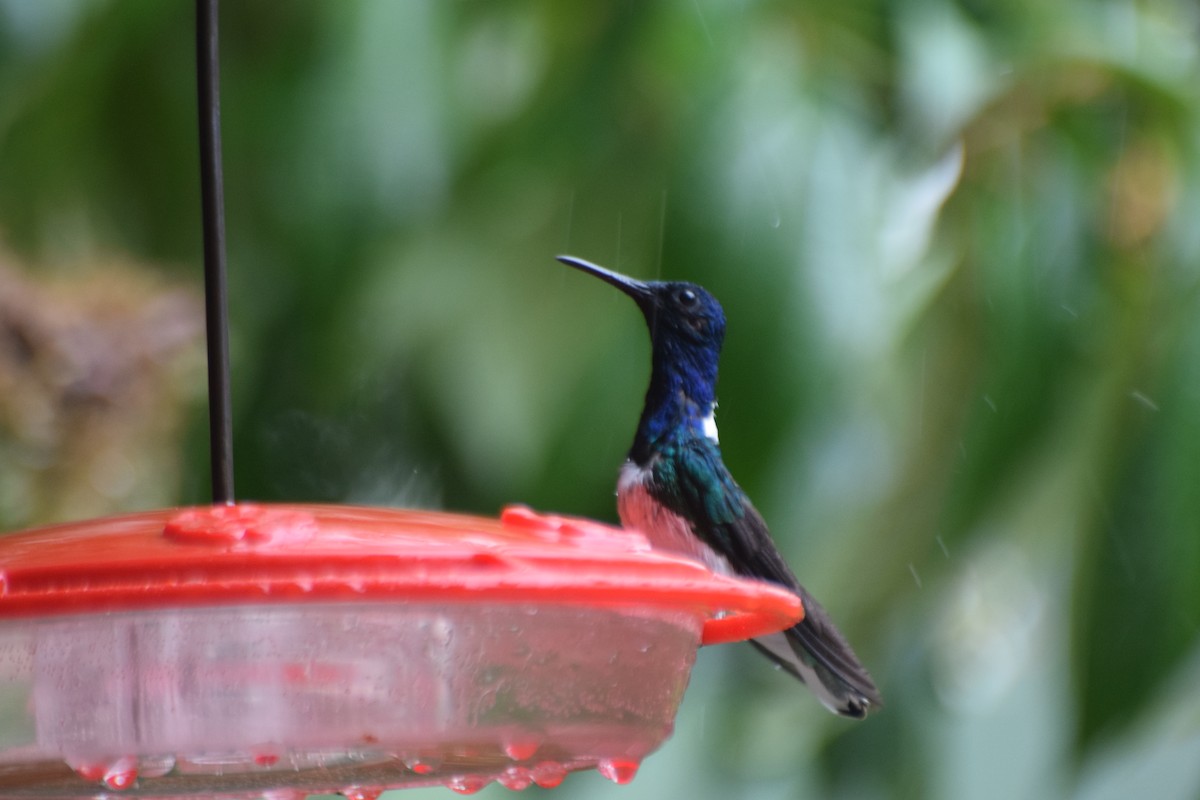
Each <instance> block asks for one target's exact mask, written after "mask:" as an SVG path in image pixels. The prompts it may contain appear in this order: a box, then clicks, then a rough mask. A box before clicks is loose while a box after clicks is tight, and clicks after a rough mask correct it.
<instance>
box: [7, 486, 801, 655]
mask: <svg viewBox="0 0 1200 800" xmlns="http://www.w3.org/2000/svg"><path fill="white" fill-rule="evenodd" d="M415 599H424V600H435V599H436V600H440V601H460V602H485V601H491V602H495V601H501V600H503V601H537V602H545V603H567V604H579V605H593V606H609V607H611V606H619V605H630V604H648V605H660V606H671V607H687V608H695V609H697V610H702V611H704V612H706V614H707V616H708V619H707V621H706V622H705V624H704V634H703V643H704V644H716V643H722V642H729V641H739V640H743V639H750V638H753V637H755V636H759V635H762V634H765V633H770V632H774V631H778V630H781V629H783V628H786V627H789V626H790V625H792V624H795V622H796V621H798V620H799V619H800V618H802V616H803V610H802V608H801V606H800V601H799V599H798V598H797V597H796V596H795V595H793V594H792V593H791V592H788V591H786V590H784V589H781V588H778V587H774V586H771V585H768V584H764V583H759V582H754V581H746V580H740V579H734V578H728V577H725V576H721V575H716V574H714V573H712V572H711V571H709V570H708V569H707V568H706V567H704V566H702V565H700V564H698V563H696V562H695V561H692V560H690V559H686V558H682V557H678V556H674V555H670V554H664V553H660V552H654V551H651V549H650V545H649V543H648V542H647V540H646V539H645V537H644V536H643V535H642V534H641V533H639V532H636V531H630V530H624V529H618V528H613V527H611V526H607V525H601V524H599V523H596V522H592V521H589V520H584V519H578V518H571V517H560V516H548V515H540V514H537V513H535V512H533V511H531V510H530V509H528V508H525V507H521V506H511V507H508V508H506V509H505V510H504V511H503V513H502V514H501V516H500V519H499V521H496V520H492V519H486V518H481V517H473V516H466V515H459V514H448V513H441V512H428V511H409V510H396V509H381V508H366V507H354V506H334V505H267V504H250V503H243V504H238V505H229V506H202V507H194V508H183V509H164V510H156V511H147V512H144V513H139V514H131V515H127V516H120V517H111V518H106V519H98V520H88V521H85V522H79V523H67V524H62V525H54V526H50V527H45V528H38V529H33V530H28V531H24V532H21V533H17V534H12V535H8V536H3V537H0V619H5V618H14V617H28V616H45V615H62V614H76V613H95V612H100V611H116V610H135V609H155V608H167V607H178V606H197V605H226V604H235V603H236V604H244V603H277V602H318V601H322V602H324V601H339V600H347V601H356V602H363V601H368V600H384V601H395V600H415Z"/></svg>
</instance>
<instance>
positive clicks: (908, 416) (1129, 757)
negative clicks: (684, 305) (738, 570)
mask: <svg viewBox="0 0 1200 800" xmlns="http://www.w3.org/2000/svg"><path fill="white" fill-rule="evenodd" d="M224 5H225V7H224V9H223V19H222V30H223V39H222V46H223V57H224V62H223V73H222V81H223V84H222V88H223V95H224V129H223V130H224V137H225V150H224V155H225V174H226V190H227V210H228V229H229V236H230V262H231V267H232V274H231V286H232V313H233V337H234V354H235V361H236V367H235V369H236V376H235V379H236V388H235V397H234V400H235V406H236V415H237V419H236V426H237V441H236V456H237V481H238V490H239V495H240V496H242V497H246V498H258V499H264V500H311V501H317V500H329V501H343V502H365V503H380V504H396V505H421V506H439V505H440V506H444V507H447V508H453V509H459V510H467V511H475V512H482V513H493V512H495V511H496V510H497V509H498V508H499V507H500V506H501V505H502V504H504V503H507V502H525V503H529V504H532V505H534V506H536V507H539V508H543V509H551V510H556V511H563V512H570V513H577V514H584V515H589V516H594V517H599V518H602V519H614V518H615V514H614V510H613V502H612V494H613V484H614V479H615V471H616V467H617V465H618V464H619V463H620V461H621V459H622V458H623V455H624V450H625V448H626V447H627V446H628V443H629V441H630V439H631V436H632V431H633V426H634V423H635V421H636V418H637V413H638V409H639V404H640V400H641V392H642V390H643V388H644V383H645V381H646V377H647V372H648V348H647V342H646V334H645V331H644V329H643V326H642V322H641V320H640V318H639V315H638V313H637V311H636V309H635V308H634V307H633V305H632V304H631V303H629V302H628V301H627V300H626V299H625V298H622V297H621V296H620V295H619V294H618V293H615V292H612V291H611V290H609V289H607V288H606V287H604V286H603V285H602V284H599V283H598V282H595V281H589V280H587V279H586V278H584V277H582V276H580V275H578V274H576V273H573V272H570V271H568V270H566V269H564V268H562V267H561V266H559V265H557V264H556V262H554V261H553V258H552V256H553V255H554V254H556V253H558V252H563V251H566V252H571V253H574V254H577V255H579V256H582V257H585V258H589V259H591V260H594V261H597V262H600V263H602V264H605V265H607V266H611V267H614V268H617V269H620V270H623V271H627V272H629V273H632V274H634V275H637V276H642V277H653V276H659V275H661V276H665V277H670V278H687V279H691V280H695V281H697V282H700V283H703V284H704V285H706V286H708V287H709V288H710V289H712V290H713V291H714V293H715V294H716V295H717V296H718V297H720V298H721V300H722V302H723V303H724V304H725V308H726V312H727V315H728V318H729V334H728V341H727V345H726V353H725V358H724V361H723V365H722V382H721V387H720V394H721V400H722V404H721V409H720V414H719V418H720V422H721V431H722V442H723V446H724V450H725V456H726V460H727V462H728V463H729V465H730V467H731V469H732V470H733V471H734V474H735V475H737V476H738V478H739V480H740V482H741V483H742V484H743V486H744V487H745V488H746V489H747V491H748V492H749V493H750V495H751V496H752V497H754V498H755V500H756V503H757V504H758V505H759V507H760V509H761V510H762V511H763V512H764V515H765V516H766V518H767V520H768V521H769V522H770V524H771V526H772V529H773V530H774V532H775V534H776V537H777V538H778V539H779V541H780V543H781V545H782V547H783V548H784V549H785V550H786V551H787V552H788V553H789V555H790V557H791V560H792V562H793V564H794V566H795V567H796V571H797V572H798V574H799V575H800V576H801V578H802V579H803V580H804V581H805V582H806V583H807V584H808V585H809V587H810V588H811V589H812V590H813V591H814V593H815V594H817V595H818V596H819V597H821V598H822V599H823V601H824V603H825V605H826V606H827V607H828V608H829V609H830V610H831V611H832V612H833V613H834V616H835V617H836V618H837V619H839V620H840V621H842V622H843V623H844V627H845V628H846V630H847V633H848V635H849V636H850V638H851V639H852V641H854V642H855V643H856V646H857V648H858V650H859V652H860V654H861V655H862V656H863V657H864V659H865V660H866V661H867V663H868V664H869V665H871V667H872V669H873V671H874V673H875V674H876V676H877V677H878V678H879V680H880V683H881V685H882V687H883V690H884V693H885V697H886V699H887V700H888V703H889V705H888V707H887V708H886V709H885V710H884V711H883V712H882V713H880V714H879V715H877V716H875V717H873V718H872V719H870V720H869V721H867V722H865V723H860V724H851V723H847V722H844V721H842V720H838V719H834V718H832V717H830V716H829V715H827V714H826V713H825V712H824V711H823V710H821V709H820V708H819V707H818V706H817V704H816V703H815V702H813V701H812V700H811V699H810V698H808V697H805V696H804V693H803V691H802V690H800V689H798V688H797V687H796V686H795V685H794V684H793V683H791V682H790V681H789V680H788V679H787V678H786V677H784V676H782V675H778V674H776V673H774V672H772V671H771V670H770V669H769V668H767V666H766V664H765V663H763V662H761V661H760V660H758V659H756V658H755V657H754V656H753V654H752V653H750V652H749V651H748V648H739V649H733V648H725V649H721V650H718V651H716V652H711V653H706V656H705V658H702V659H701V664H700V667H699V669H698V672H697V675H696V678H695V680H694V682H693V687H692V689H691V691H690V692H689V695H688V698H687V700H686V701H685V708H684V711H683V713H682V715H681V717H680V721H679V730H678V732H677V733H676V736H675V738H674V740H673V741H672V742H670V743H669V744H668V745H667V746H666V748H664V750H663V751H662V752H661V753H659V754H658V755H656V756H655V757H654V758H652V759H651V760H650V761H649V762H648V763H647V765H646V766H645V768H644V769H643V772H642V774H641V775H640V776H639V778H638V780H637V781H635V783H634V784H633V785H632V786H631V787H628V788H620V789H618V788H616V787H612V786H609V785H607V784H604V783H602V782H601V781H599V780H598V779H595V778H594V776H592V777H588V776H577V777H575V778H572V779H571V783H570V784H569V789H568V791H572V792H573V793H574V794H573V795H572V796H576V797H578V796H586V797H600V796H616V795H617V794H618V793H619V794H620V795H621V796H624V797H630V796H645V797H680V796H689V797H693V798H726V797H747V798H775V797H829V798H840V797H845V798H874V797H879V798H883V797H889V798H891V797H894V798H955V799H956V800H957V799H960V798H991V797H1005V798H1008V797H1022V798H1038V797H1047V798H1049V797H1079V798H1088V800H1093V799H1094V800H1099V799H1100V798H1109V797H1113V798H1116V797H1127V796H1130V795H1131V794H1133V793H1139V794H1140V795H1141V796H1148V797H1155V798H1191V797H1196V796H1198V795H1200V688H1198V687H1200V645H1198V644H1197V642H1198V637H1197V632H1198V630H1200V492H1197V491H1196V489H1195V484H1196V482H1197V477H1198V476H1200V421H1198V420H1200V416H1198V415H1197V414H1196V411H1195V409H1196V408H1197V406H1198V403H1200V298H1198V295H1197V278H1198V276H1200V226H1198V225H1197V224H1196V220H1197V219H1200V124H1198V123H1200V117H1198V115H1200V33H1198V32H1200V9H1198V7H1197V6H1196V5H1195V4H1194V3H1193V2H1191V0H1064V1H1063V2H1054V3H1046V2H1042V1H1041V0H1010V2H1003V3H1002V2H992V1H989V0H960V1H959V2H953V1H952V0H911V1H910V2H882V0H851V1H849V2H846V1H845V0H836V1H835V0H809V2H804V3H795V2H782V1H781V0H779V1H772V0H758V1H757V2H756V1H754V0H738V1H737V2H733V1H730V0H725V1H724V2H722V1H719V0H675V2H665V3H635V2H617V3H604V4H600V3H597V4H588V5H586V6H582V5H579V4H566V3H555V2H551V0H540V1H536V0H526V2H515V0H513V1H508V2H499V1H498V0H493V2H486V3H485V2H479V1H468V0H459V1H458V2H441V3H435V2H429V1H428V0H427V1H425V2H418V0H406V1H405V2H400V1H399V0H340V1H339V2H318V0H291V1H290V2H286V3H278V2H267V0H239V1H238V2H229V3H226V4H224ZM191 19H192V18H191V8H190V4H189V3H185V2H166V1H165V0H121V2H114V1H112V0H109V1H108V2H104V1H103V0H91V1H90V2H88V1H85V0H37V1H36V2H35V0H5V2H0V228H2V233H3V237H4V244H5V246H6V247H7V248H8V249H9V250H10V251H11V252H13V253H15V254H16V257H17V258H18V259H19V260H21V261H22V262H23V263H25V264H26V265H34V266H31V267H27V268H28V269H29V270H30V271H31V272H32V273H33V274H34V275H35V276H36V275H39V274H42V273H53V274H55V275H57V276H58V277H62V276H63V274H64V273H66V274H67V275H69V274H70V270H80V271H81V272H87V271H88V270H89V269H90V267H88V266H87V265H89V264H92V263H103V262H105V261H107V260H108V259H111V258H112V257H114V256H120V257H130V258H132V259H135V260H136V261H138V262H143V263H154V264H157V265H159V266H158V267H156V269H157V270H159V271H161V273H162V276H163V277H162V279H163V280H165V281H169V282H172V283H176V284H177V283H185V284H190V285H193V286H196V285H198V283H199V269H200V260H201V257H200V234H199V229H200V228H199V216H198V214H199V203H198V181H197V176H196V173H197V169H198V166H197V157H196V154H195V151H196V135H195V111H194V94H193V92H194V89H193V78H192V61H191V59H192V52H193V51H192V29H191V24H192V21H191ZM64 265H77V266H64ZM193 412H194V413H193V423H192V425H191V428H190V434H189V435H188V436H187V437H186V438H185V440H184V441H182V442H181V443H180V445H179V447H180V454H181V458H182V463H183V470H182V474H183V480H182V484H181V485H179V486H170V487H167V488H168V489H169V490H170V491H171V492H175V493H177V495H178V499H179V500H180V501H181V502H199V501H202V500H203V499H204V498H205V496H206V492H207V459H206V454H205V436H206V430H205V422H204V417H203V415H202V407H201V406H200V405H199V404H198V403H197V404H196V407H195V408H194V409H193ZM129 458H131V459H135V460H136V458H138V455H137V454H136V453H130V454H129ZM0 466H4V468H6V469H9V468H12V467H11V464H8V463H6V462H4V458H3V456H2V455H0ZM163 474H164V476H165V477H164V479H169V478H170V476H171V475H172V474H173V473H172V472H171V471H170V470H166V471H164V473H163ZM5 518H12V516H11V513H10V512H6V511H5V509H2V508H0V519H5ZM489 791H490V790H489ZM497 793H499V791H498V790H497ZM418 794H420V793H418ZM437 796H445V794H444V791H439V792H438V793H437Z"/></svg>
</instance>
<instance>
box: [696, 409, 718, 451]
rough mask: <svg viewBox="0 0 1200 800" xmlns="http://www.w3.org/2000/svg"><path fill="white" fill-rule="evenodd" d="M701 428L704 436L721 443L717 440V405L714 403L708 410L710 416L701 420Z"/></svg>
mask: <svg viewBox="0 0 1200 800" xmlns="http://www.w3.org/2000/svg"><path fill="white" fill-rule="evenodd" d="M700 427H701V429H702V430H703V431H704V435H705V436H707V437H708V438H710V439H712V440H713V441H714V442H717V443H718V444H719V443H720V441H721V440H720V439H719V438H717V404H716V403H713V404H712V405H711V406H709V408H708V416H706V417H705V418H704V419H702V420H700Z"/></svg>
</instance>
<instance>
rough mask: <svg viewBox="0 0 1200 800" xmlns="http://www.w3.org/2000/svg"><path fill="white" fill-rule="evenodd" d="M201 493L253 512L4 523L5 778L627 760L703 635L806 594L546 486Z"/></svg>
mask: <svg viewBox="0 0 1200 800" xmlns="http://www.w3.org/2000/svg"><path fill="white" fill-rule="evenodd" d="M297 508H299V509H300V510H299V511H297V510H296V509H297ZM268 512H269V513H270V514H275V522H277V523H281V524H282V525H283V527H272V526H265V527H264V526H263V525H262V520H263V519H264V517H263V515H264V514H266V513H268ZM183 513H185V514H193V515H200V516H201V517H202V516H203V515H204V514H216V515H221V514H226V515H230V514H240V515H241V516H240V517H238V519H239V520H240V521H239V522H238V523H237V524H233V525H231V526H230V525H227V526H226V527H227V528H232V529H234V535H232V536H225V537H224V538H222V537H221V536H216V537H210V536H203V535H201V536H191V535H190V534H189V535H184V536H182V537H181V536H179V535H178V534H179V528H178V526H177V527H176V529H175V533H174V534H171V533H168V534H167V535H166V536H164V535H163V531H164V524H165V525H166V529H167V530H170V524H171V520H172V519H174V520H175V521H176V522H178V520H179V515H178V514H177V513H175V512H154V513H151V514H147V515H137V516H136V517H126V518H120V519H119V520H108V521H100V522H97V523H90V526H91V527H90V528H89V531H90V533H89V535H90V536H92V537H93V538H92V539H90V540H89V541H90V544H91V545H92V546H91V547H90V548H89V547H87V546H86V545H85V546H80V545H81V544H82V540H80V539H79V536H80V534H79V532H78V531H79V528H78V526H76V527H74V528H70V529H68V528H65V527H64V528H50V529H42V530H41V531H33V532H27V533H25V534H20V535H17V536H13V537H8V538H6V539H0V558H3V561H0V564H3V566H2V567H0V797H2V798H81V797H97V798H99V797H107V798H111V797H113V796H114V795H117V794H120V795H124V796H129V797H159V798H166V797H214V796H215V797H271V798H284V797H287V798H293V797H294V798H301V797H304V796H306V795H307V794H308V793H316V792H330V791H340V792H342V793H343V794H345V795H346V796H347V797H352V798H371V797H375V796H377V795H378V794H379V793H381V792H382V791H383V790H384V789H389V788H397V787H403V786H413V785H430V784H443V785H445V786H447V787H449V788H451V789H454V790H455V791H458V792H462V793H470V792H473V791H477V790H478V789H480V788H482V787H483V786H485V785H487V784H488V783H490V782H493V781H497V782H499V783H501V784H503V785H504V786H507V787H508V788H510V789H523V788H526V787H528V786H530V785H537V786H542V787H551V786H555V785H557V784H559V783H560V782H562V780H563V778H564V777H565V775H566V774H567V772H569V771H571V770H576V769H584V768H598V769H599V770H600V771H601V772H602V773H603V774H605V775H606V776H607V777H609V778H611V779H613V780H615V781H617V782H621V783H624V782H627V781H628V780H631V779H632V778H633V776H634V774H635V772H636V771H637V768H638V765H639V764H640V762H641V760H642V759H643V758H644V757H645V756H646V755H648V754H649V753H650V752H652V751H653V750H654V749H655V748H657V747H658V746H659V745H660V744H661V743H662V742H663V741H664V740H665V739H666V737H667V736H669V735H670V732H671V729H672V724H673V720H674V716H675V712H676V710H677V708H678V705H679V703H680V701H681V699H682V697H683V693H684V689H685V688H686V686H687V682H688V677H689V673H690V670H691V667H692V664H693V662H694V660H695V655H696V649H697V647H698V646H699V645H700V644H701V642H702V640H704V639H706V638H707V639H713V638H723V637H727V636H729V635H734V634H737V635H740V634H741V633H742V632H747V631H748V632H749V633H751V634H753V633H756V632H761V630H763V629H764V627H766V628H769V629H778V628H782V627H784V626H785V625H787V624H789V622H790V621H791V620H794V619H795V618H796V617H797V616H798V613H799V607H798V605H797V603H796V601H795V598H794V597H792V596H791V595H789V594H787V593H785V592H781V591H779V590H774V589H770V588H769V587H764V586H761V585H759V584H748V582H742V581H731V580H730V579H726V578H719V577H717V576H713V575H711V574H710V573H707V572H706V571H704V570H703V569H702V568H699V567H698V566H697V565H694V564H692V563H691V562H687V561H683V560H680V559H675V558H671V557H667V556H661V555H659V554H654V553H650V552H648V551H647V550H646V549H645V547H644V546H643V544H644V543H639V540H640V538H641V537H640V536H638V535H637V534H631V533H629V532H624V531H617V530H614V529H611V528H606V527H604V526H599V525H595V524H594V523H586V522H583V521H577V520H570V521H563V520H559V519H556V518H544V517H538V516H536V515H533V514H532V513H531V512H528V511H525V510H513V511H510V512H508V513H507V514H506V522H504V523H501V524H497V523H496V522H495V521H490V520H477V519H474V518H469V517H454V516H452V515H429V514H420V515H417V514H412V513H406V512H396V511H381V510H366V509H350V510H346V509H335V508H332V507H289V509H288V511H287V512H286V514H284V513H282V512H279V509H278V507H253V508H252V509H247V508H246V507H241V508H237V509H233V510H229V509H224V508H217V509H203V510H193V511H188V512H183ZM173 514H174V516H172V515H173ZM156 515H157V516H156ZM247 520H256V521H257V522H255V523H254V524H258V525H259V526H260V527H259V528H257V529H255V530H257V533H253V534H252V535H248V534H247V531H248V530H250V529H251V528H252V527H253V526H250V527H247V525H245V524H243V523H246V522H247ZM225 521H226V522H228V519H226V520H225ZM296 525H300V526H301V528H303V531H301V532H300V533H297V530H296V529H295V526H296ZM97 526H100V527H101V528H103V531H100V530H99V528H97ZM151 528H153V529H154V530H155V534H154V536H155V537H156V538H155V540H154V541H155V544H153V545H152V546H148V545H149V544H150V541H151V540H149V539H147V538H146V531H147V530H149V529H151ZM268 528H269V530H268ZM385 529H386V530H385ZM196 530H199V528H195V527H193V528H192V529H190V533H195V532H196ZM239 530H240V533H239V532H238V531H239ZM66 534H69V535H66ZM97 536H99V537H100V538H99V539H97V538H94V537H97ZM597 536H600V537H601V538H602V540H603V541H601V542H600V543H599V544H597V541H596V538H595V537H597ZM121 537H125V539H126V540H124V541H122V540H121ZM72 540H73V542H74V548H73V550H74V557H75V559H76V561H75V562H74V563H73V564H68V563H64V562H62V561H61V558H60V560H55V558H54V553H52V552H51V551H53V550H54V549H55V548H56V547H58V548H67V549H72V548H70V547H68V545H67V544H66V543H67V542H69V541H72ZM163 541H165V542H167V544H166V545H165V546H164V545H163V544H162V542H163ZM134 542H140V545H141V546H140V547H135V546H134ZM64 552H65V551H64ZM168 553H171V554H174V557H168ZM58 555H59V556H60V557H61V556H62V555H63V554H62V553H59V554H58ZM298 557H300V558H298ZM714 581H715V582H716V583H713V582H714ZM744 584H748V585H744ZM638 586H640V587H642V588H640V589H638V588H636V587H638ZM199 589H202V591H198V590H199ZM704 597H707V598H708V599H707V600H705V599H703V598H704ZM252 598H256V599H254V600H252ZM81 606H82V607H90V608H93V609H94V610H93V611H92V612H91V613H80V610H79V609H80V607H81ZM719 611H727V612H731V613H730V615H729V616H728V617H726V618H725V619H717V618H716V617H717V616H718V615H717V612H719ZM5 612H8V613H5ZM713 626H716V627H713ZM714 631H715V634H714Z"/></svg>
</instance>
